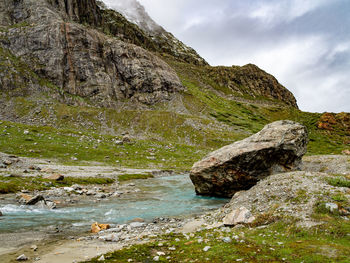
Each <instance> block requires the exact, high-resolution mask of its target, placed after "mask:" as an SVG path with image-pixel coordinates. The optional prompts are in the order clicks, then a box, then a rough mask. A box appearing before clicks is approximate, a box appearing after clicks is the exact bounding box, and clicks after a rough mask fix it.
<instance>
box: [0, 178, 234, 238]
mask: <svg viewBox="0 0 350 263" xmlns="http://www.w3.org/2000/svg"><path fill="white" fill-rule="evenodd" d="M134 183H135V184H136V187H137V188H139V189H141V192H139V193H133V194H126V195H124V196H122V197H119V198H113V199H110V200H109V201H106V200H105V201H101V202H96V203H95V202H93V203H91V202H86V201H85V202H82V203H80V204H79V205H76V206H72V207H66V208H61V209H55V210H46V209H36V208H35V207H28V206H19V205H18V204H15V203H14V204H8V203H7V204H6V203H0V211H2V213H3V214H4V216H3V217H1V220H0V232H13V231H28V230H40V229H41V230H43V228H45V227H52V226H67V225H70V226H74V227H76V228H84V229H86V228H87V227H88V226H89V225H90V224H91V223H93V222H96V221H97V222H102V223H114V224H122V223H126V222H127V221H129V220H131V219H133V218H136V217H140V218H143V219H145V220H152V219H154V218H157V217H171V216H183V215H190V214H196V213H199V212H202V211H205V210H208V209H213V208H218V207H220V206H222V205H223V204H225V203H227V202H228V200H227V199H219V198H207V197H199V196H196V194H195V192H194V188H193V185H192V183H191V181H190V179H189V178H188V175H176V176H168V177H160V178H152V179H147V180H137V181H135V182H134ZM2 202H3V201H2Z"/></svg>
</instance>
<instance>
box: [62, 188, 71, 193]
mask: <svg viewBox="0 0 350 263" xmlns="http://www.w3.org/2000/svg"><path fill="white" fill-rule="evenodd" d="M63 189H64V191H66V192H68V193H71V192H74V188H73V187H63Z"/></svg>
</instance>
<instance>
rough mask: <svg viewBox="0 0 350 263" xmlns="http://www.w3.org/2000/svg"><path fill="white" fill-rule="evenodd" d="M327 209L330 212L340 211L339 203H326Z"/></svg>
mask: <svg viewBox="0 0 350 263" xmlns="http://www.w3.org/2000/svg"><path fill="white" fill-rule="evenodd" d="M325 207H326V209H328V210H329V211H330V212H332V213H333V212H335V211H338V205H337V204H335V203H326V204H325Z"/></svg>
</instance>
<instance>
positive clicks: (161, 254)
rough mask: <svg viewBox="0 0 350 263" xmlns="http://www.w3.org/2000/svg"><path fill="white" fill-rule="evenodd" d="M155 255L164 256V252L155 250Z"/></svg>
mask: <svg viewBox="0 0 350 263" xmlns="http://www.w3.org/2000/svg"><path fill="white" fill-rule="evenodd" d="M157 255H158V256H165V253H164V252H161V251H159V252H157Z"/></svg>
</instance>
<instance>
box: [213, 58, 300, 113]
mask: <svg viewBox="0 0 350 263" xmlns="http://www.w3.org/2000/svg"><path fill="white" fill-rule="evenodd" d="M207 71H208V73H207V74H208V77H209V78H211V79H212V80H213V81H214V82H215V83H217V84H218V85H219V86H223V87H228V88H229V89H231V90H232V92H234V93H236V94H237V95H239V96H240V95H245V96H247V95H248V96H250V97H252V98H260V97H264V98H269V99H272V100H278V101H282V102H284V103H286V104H287V105H289V106H292V107H295V108H298V105H297V101H296V99H295V97H294V95H293V94H292V93H291V92H290V91H289V90H288V89H286V88H285V87H283V86H282V85H281V84H280V83H279V82H278V81H277V79H276V78H275V77H274V76H272V75H270V74H268V73H266V72H265V71H263V70H262V69H260V68H259V67H257V66H256V65H253V64H248V65H245V66H243V67H239V66H232V67H211V68H208V69H207Z"/></svg>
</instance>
